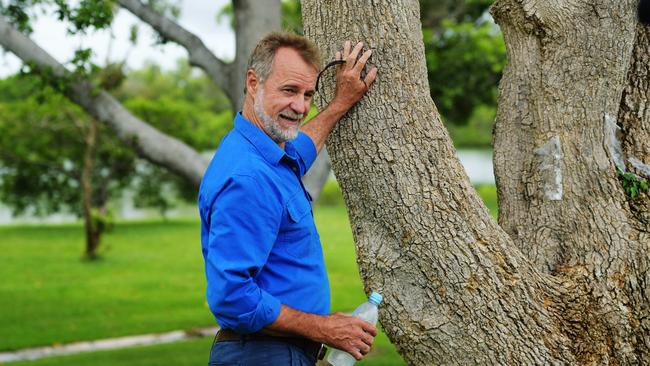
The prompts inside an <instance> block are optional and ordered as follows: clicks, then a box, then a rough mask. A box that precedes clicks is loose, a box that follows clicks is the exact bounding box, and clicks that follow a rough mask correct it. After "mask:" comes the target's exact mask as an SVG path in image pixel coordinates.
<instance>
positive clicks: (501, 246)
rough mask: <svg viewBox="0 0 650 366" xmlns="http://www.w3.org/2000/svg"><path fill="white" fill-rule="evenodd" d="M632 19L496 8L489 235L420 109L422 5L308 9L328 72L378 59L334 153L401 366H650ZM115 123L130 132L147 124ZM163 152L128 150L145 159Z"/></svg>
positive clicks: (643, 154) (642, 32) (312, 4)
mask: <svg viewBox="0 0 650 366" xmlns="http://www.w3.org/2000/svg"><path fill="white" fill-rule="evenodd" d="M636 5H637V2H636V1H633V0H622V1H614V0H598V1H596V2H576V1H574V2H533V1H528V0H498V1H497V3H496V4H494V5H493V15H494V17H495V18H496V19H497V21H498V23H499V24H500V26H501V27H502V30H503V32H504V35H505V38H506V44H507V51H508V58H509V64H508V67H507V69H506V71H505V73H504V78H503V80H502V83H501V95H500V106H499V113H498V119H497V126H496V130H495V149H496V151H495V165H496V167H495V173H496V174H497V184H498V189H499V201H500V207H501V213H500V218H499V224H497V223H496V222H494V220H492V218H491V217H490V215H489V213H488V212H487V210H486V208H485V207H484V206H483V204H482V203H481V201H480V199H479V197H478V195H477V194H476V192H475V191H474V190H473V188H472V187H471V185H470V183H469V181H468V179H467V176H466V175H465V173H464V172H463V169H462V167H461V165H460V163H459V161H458V159H457V157H456V155H455V151H454V149H453V146H452V144H451V141H450V140H449V137H448V134H447V133H446V131H445V129H444V127H443V126H442V124H441V123H440V116H439V114H438V112H437V110H436V108H435V106H434V104H433V101H432V100H431V98H430V96H429V90H428V85H427V74H426V64H425V60H424V49H423V44H422V33H421V27H420V22H419V11H418V9H419V7H418V3H417V2H416V1H413V0H376V1H373V6H368V4H367V2H365V1H361V0H349V1H345V2H342V1H327V2H324V1H317V0H303V2H302V10H303V19H304V25H305V33H306V34H307V35H308V36H309V37H311V38H313V39H314V40H316V42H317V43H318V44H319V45H320V47H321V48H322V49H323V51H324V52H325V54H333V52H334V51H335V50H336V49H337V48H338V47H340V45H341V44H342V42H343V41H344V40H346V39H355V40H356V39H361V40H363V41H365V42H367V44H368V45H369V46H370V47H372V48H373V49H374V50H375V52H374V54H373V58H372V62H373V63H374V64H376V65H377V66H379V68H380V74H379V77H378V79H377V82H376V83H375V85H374V86H373V88H372V89H371V90H370V92H369V94H368V95H367V96H366V97H365V98H364V100H363V101H362V102H361V103H360V104H359V105H358V106H356V107H355V108H353V109H352V110H351V111H350V112H349V113H348V115H347V117H346V118H345V119H344V120H343V121H341V123H339V125H338V127H337V129H336V130H335V131H334V133H333V135H332V137H331V139H330V141H329V147H330V153H331V155H332V157H333V161H334V169H335V171H336V173H337V177H338V179H339V181H340V184H341V186H342V188H343V192H344V197H345V199H346V204H347V207H348V212H349V215H350V220H351V223H352V227H353V233H354V237H355V241H356V246H357V253H358V262H359V267H360V270H361V275H362V278H363V280H364V283H365V285H366V288H367V289H368V290H369V289H370V288H372V289H376V290H379V291H381V292H382V293H383V294H384V298H385V302H384V305H383V308H382V311H381V314H380V320H381V322H382V325H383V326H384V328H385V329H386V331H387V333H388V335H389V337H390V338H391V340H392V341H393V343H395V345H396V346H397V348H398V350H399V352H400V353H401V354H402V355H403V356H404V358H405V359H406V360H407V362H409V363H410V364H414V365H430V364H447V363H459V364H468V363H469V364H472V363H474V364H586V363H589V364H609V363H612V364H643V363H650V346H649V345H650V320H649V319H650V317H649V313H650V294H649V293H648V292H649V291H650V288H649V286H648V284H649V283H650V272H649V271H648V269H649V265H650V264H649V263H648V249H649V248H648V246H649V241H650V239H649V236H648V231H650V227H649V226H650V220H649V216H650V214H649V210H648V209H649V206H650V204H649V203H648V197H647V195H646V194H645V193H640V195H637V196H636V198H634V199H632V198H631V197H630V195H628V194H627V192H631V190H630V187H633V186H636V185H638V186H639V187H641V186H642V181H641V179H642V178H641V177H639V176H641V175H644V174H647V173H648V163H649V162H650V151H649V150H648V149H649V148H650V147H649V145H648V142H647V141H650V140H648V138H647V137H648V129H649V128H650V122H649V119H650V111H649V110H648V108H647V106H648V103H647V101H648V97H649V96H650V95H649V94H650V91H649V90H648V87H649V84H648V83H647V77H648V61H649V60H648V59H649V58H650V57H649V56H648V54H649V52H650V51H649V48H650V36H649V32H650V31H649V30H648V27H644V26H641V25H639V24H637V21H636ZM0 35H1V36H0V42H2V44H3V46H5V47H7V48H9V49H10V50H12V52H15V53H17V54H19V55H20V57H21V58H24V59H29V60H33V61H39V60H41V61H43V60H46V61H48V62H49V64H50V65H53V67H54V69H55V70H59V71H61V72H62V70H61V69H56V67H57V65H56V64H55V63H53V62H52V60H51V59H47V58H46V57H45V56H43V55H42V53H40V52H36V51H35V50H34V49H33V47H27V48H26V47H18V46H16V45H25V44H28V43H27V41H26V40H25V39H23V38H20V35H19V34H18V32H15V30H14V29H12V27H11V26H9V24H8V23H7V22H6V21H3V20H2V19H1V18H0ZM8 40H9V41H8ZM10 41H11V42H10ZM12 47H13V48H12ZM324 82H325V84H324V85H323V86H324V90H325V92H326V93H329V95H331V93H332V88H333V86H332V83H333V82H332V80H331V77H326V80H324ZM84 85H85V84H84V83H83V82H77V83H76V84H73V86H74V88H77V90H79V91H81V92H82V93H81V94H80V93H77V94H74V93H73V94H72V95H71V96H72V97H73V99H74V98H78V100H79V102H80V104H82V105H84V103H83V102H84V101H85V100H94V101H97V98H100V100H99V102H104V104H101V103H100V104H101V105H111V106H113V104H111V103H112V102H110V99H108V97H107V96H106V95H105V94H102V93H100V94H97V95H96V94H84V93H83V91H84V89H83V87H84ZM74 88H73V89H74ZM85 91H86V93H87V92H88V91H89V90H88V89H85ZM101 98H104V99H101ZM317 99H319V98H317ZM324 99H328V98H324ZM89 109H90V110H92V108H89ZM98 111H99V112H102V113H99V112H98V113H97V114H98V115H99V116H100V117H102V116H105V114H104V113H108V112H109V111H108V110H106V109H105V108H99V109H98ZM108 117H111V115H110V113H109V116H108ZM108 117H107V118H103V119H102V118H100V119H102V120H103V121H108V122H110V123H115V122H114V121H115V120H119V121H121V122H120V123H121V124H120V126H123V128H124V129H125V130H127V131H130V126H132V125H133V124H136V125H137V124H139V123H141V122H139V121H137V120H133V119H128V118H126V116H125V115H124V114H123V112H119V113H117V114H114V115H112V117H125V118H112V119H111V118H108ZM140 126H142V125H141V124H140ZM130 136H132V135H130ZM147 136H148V135H145V137H147ZM155 136H158V137H153V138H151V139H145V140H138V141H136V143H139V144H140V146H146V147H154V148H155V147H156V146H160V139H162V138H163V137H161V136H160V135H155ZM131 138H132V137H131ZM170 141H171V140H165V142H163V144H169V143H170ZM191 151H192V150H191V149H189V150H184V149H180V148H179V150H177V152H175V153H174V154H171V155H166V156H167V158H168V159H170V160H169V161H171V162H172V163H170V164H172V165H173V166H174V167H178V168H182V169H178V170H179V171H180V172H181V173H184V174H186V176H187V177H194V176H196V171H192V169H186V167H179V166H178V164H179V163H181V165H182V163H183V162H185V160H186V159H192V158H193V156H192V154H191ZM169 161H165V162H167V163H169ZM188 162H189V161H188ZM190 167H191V166H190ZM619 171H621V172H623V171H625V173H624V174H622V173H619ZM634 174H637V175H634Z"/></svg>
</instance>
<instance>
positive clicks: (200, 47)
mask: <svg viewBox="0 0 650 366" xmlns="http://www.w3.org/2000/svg"><path fill="white" fill-rule="evenodd" d="M118 2H119V4H120V6H122V7H123V8H125V9H127V10H128V11H130V12H131V13H133V15H135V16H137V17H138V18H140V19H141V20H142V21H143V22H145V23H147V24H149V25H150V26H151V27H153V28H154V29H155V30H156V31H157V32H158V33H160V35H162V36H163V37H165V38H167V39H169V40H171V41H173V42H175V43H177V44H179V45H181V46H182V47H183V48H185V49H186V50H187V53H188V54H189V62H190V64H191V65H193V66H197V67H200V68H201V69H203V70H204V71H205V73H206V74H208V75H209V76H210V78H211V79H212V81H213V82H214V83H215V84H216V85H217V86H219V87H220V88H221V89H223V90H224V91H225V92H226V93H228V96H229V97H230V100H233V101H234V100H235V98H233V96H232V95H230V93H231V91H230V89H231V88H230V86H231V81H230V79H231V78H230V77H229V76H228V75H230V74H231V71H232V70H230V69H231V66H230V65H229V64H226V63H225V62H223V61H222V60H220V59H219V58H217V57H216V56H215V55H214V54H213V53H212V51H210V50H209V49H208V48H207V47H206V45H205V44H204V43H203V41H201V39H199V37H197V36H196V35H195V34H194V33H192V32H190V31H188V30H187V29H185V28H183V27H182V26H180V25H179V24H178V23H176V22H174V21H173V20H171V19H169V18H167V17H166V16H164V15H163V14H160V13H159V12H157V11H155V10H154V9H152V8H151V7H150V6H148V5H146V4H143V3H142V2H141V1H139V0H118Z"/></svg>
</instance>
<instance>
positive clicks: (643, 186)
mask: <svg viewBox="0 0 650 366" xmlns="http://www.w3.org/2000/svg"><path fill="white" fill-rule="evenodd" d="M616 173H617V175H618V179H619V180H620V181H621V184H622V185H623V189H624V190H625V193H626V194H627V195H628V197H630V198H632V199H635V198H637V197H638V196H639V193H641V192H643V193H648V181H647V180H645V179H644V178H642V177H639V176H638V175H636V174H634V173H632V172H623V171H622V170H620V169H618V168H616Z"/></svg>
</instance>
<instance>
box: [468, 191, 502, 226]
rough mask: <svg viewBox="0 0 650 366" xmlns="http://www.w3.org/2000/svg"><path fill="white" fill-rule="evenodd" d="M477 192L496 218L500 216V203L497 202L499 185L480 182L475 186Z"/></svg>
mask: <svg viewBox="0 0 650 366" xmlns="http://www.w3.org/2000/svg"><path fill="white" fill-rule="evenodd" d="M474 189H476V192H477V193H478V194H479V196H481V199H482V200H483V203H485V206H486V207H487V208H488V210H490V214H492V217H494V218H495V219H496V218H497V217H498V216H499V204H498V202H497V187H496V186H495V185H494V184H478V185H475V186H474Z"/></svg>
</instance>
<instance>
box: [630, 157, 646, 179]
mask: <svg viewBox="0 0 650 366" xmlns="http://www.w3.org/2000/svg"><path fill="white" fill-rule="evenodd" d="M628 161H629V162H630V164H632V166H633V167H634V168H635V169H636V170H638V171H639V172H641V174H643V175H645V177H646V178H650V165H647V164H644V163H643V162H642V161H641V160H639V159H637V158H634V157H632V158H630V159H629V160H628Z"/></svg>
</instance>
